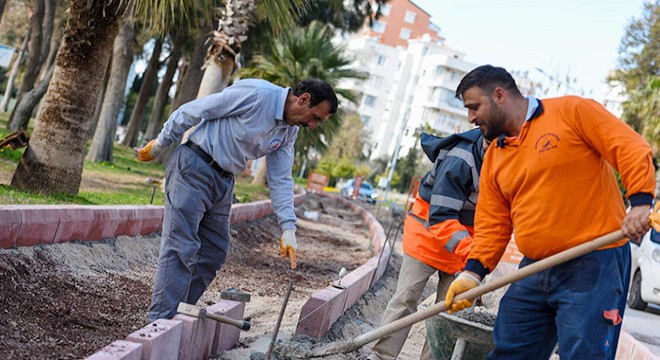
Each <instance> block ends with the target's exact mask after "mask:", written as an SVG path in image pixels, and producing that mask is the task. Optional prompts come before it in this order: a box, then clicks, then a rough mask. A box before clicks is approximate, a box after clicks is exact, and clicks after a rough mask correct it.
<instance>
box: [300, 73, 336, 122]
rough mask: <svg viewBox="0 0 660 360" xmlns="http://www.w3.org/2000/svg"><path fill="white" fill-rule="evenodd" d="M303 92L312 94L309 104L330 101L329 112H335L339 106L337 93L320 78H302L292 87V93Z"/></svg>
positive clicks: (313, 104)
mask: <svg viewBox="0 0 660 360" xmlns="http://www.w3.org/2000/svg"><path fill="white" fill-rule="evenodd" d="M304 93H309V94H310V95H311V96H312V102H311V103H310V106H316V105H318V104H319V103H321V102H323V101H327V102H328V103H330V114H334V113H336V112H337V107H338V106H339V104H338V101H337V94H335V91H334V90H333V89H332V86H330V84H328V83H327V82H325V81H323V80H320V79H307V80H303V81H301V82H299V83H298V85H296V87H295V88H294V89H293V94H294V95H295V96H300V95H302V94H304Z"/></svg>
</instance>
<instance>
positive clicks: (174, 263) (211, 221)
mask: <svg viewBox="0 0 660 360" xmlns="http://www.w3.org/2000/svg"><path fill="white" fill-rule="evenodd" d="M233 191H234V178H233V177H221V176H220V174H219V173H218V172H217V171H216V170H214V169H213V168H211V166H210V165H209V164H207V163H205V162H204V161H203V160H202V159H201V158H200V157H199V156H197V155H196V154H195V153H193V152H192V151H191V150H190V149H188V148H187V147H185V146H183V145H179V146H178V147H177V148H176V149H175V150H174V152H173V153H172V155H171V156H170V160H169V161H168V164H167V171H166V183H165V213H164V216H163V229H162V235H161V239H160V255H159V259H158V269H157V270H156V277H155V279H154V285H153V293H152V299H151V308H150V309H149V314H148V319H149V321H154V320H156V319H159V318H165V319H169V318H172V317H173V316H174V315H175V314H176V309H177V306H178V305H179V302H186V303H190V304H195V303H196V302H197V300H199V298H200V297H201V296H202V294H203V293H204V291H205V290H206V288H207V287H208V286H209V284H210V283H211V281H213V279H214V278H215V275H216V272H217V271H218V270H220V268H221V267H222V265H223V264H224V262H225V259H226V258H227V254H228V251H229V213H230V211H231V203H232V199H233Z"/></svg>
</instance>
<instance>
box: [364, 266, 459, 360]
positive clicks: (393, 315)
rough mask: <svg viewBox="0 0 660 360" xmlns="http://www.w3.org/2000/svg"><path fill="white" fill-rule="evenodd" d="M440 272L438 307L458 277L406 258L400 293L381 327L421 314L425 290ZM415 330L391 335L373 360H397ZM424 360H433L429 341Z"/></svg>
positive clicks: (373, 352) (372, 355)
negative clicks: (418, 308) (434, 275)
mask: <svg viewBox="0 0 660 360" xmlns="http://www.w3.org/2000/svg"><path fill="white" fill-rule="evenodd" d="M436 271H437V272H438V277H439V280H438V289H437V292H436V295H437V296H436V300H435V301H436V303H437V302H438V301H444V298H445V294H446V293H447V289H449V285H450V284H451V282H452V281H453V280H454V276H453V275H450V274H447V273H444V272H442V271H439V270H438V269H436V268H434V267H432V266H429V265H426V264H425V263H423V262H421V261H419V260H417V259H415V258H413V257H411V256H409V255H407V254H404V255H403V262H402V263H401V269H400V270H399V280H398V281H397V284H396V293H394V296H393V297H392V299H391V300H390V302H389V303H388V304H387V308H386V309H385V313H384V314H383V319H382V320H381V322H380V323H381V326H383V325H385V324H389V323H391V322H393V321H395V320H399V319H401V318H403V317H405V316H408V315H410V314H412V313H414V312H416V311H417V304H418V303H419V301H420V297H421V296H422V292H423V291H424V287H426V283H427V282H428V280H429V278H430V277H431V275H433V274H434V273H435V272H436ZM411 327H412V326H408V327H406V328H403V329H401V330H399V331H397V332H395V333H393V334H391V335H388V336H386V337H383V338H381V339H380V340H378V341H377V342H376V344H375V345H374V346H373V347H372V348H371V353H370V355H369V359H383V360H385V359H388V360H389V359H396V358H397V357H398V356H399V353H400V352H401V349H402V348H403V344H404V343H405V342H406V339H407V338H408V333H409V332H410V329H411ZM420 359H423V360H429V359H433V356H432V355H431V350H430V349H429V345H428V340H426V341H424V347H423V348H422V354H421V356H420Z"/></svg>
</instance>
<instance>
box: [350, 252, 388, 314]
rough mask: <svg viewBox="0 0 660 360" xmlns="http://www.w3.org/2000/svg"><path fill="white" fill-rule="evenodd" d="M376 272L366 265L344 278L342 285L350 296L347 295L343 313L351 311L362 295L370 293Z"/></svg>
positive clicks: (371, 266)
mask: <svg viewBox="0 0 660 360" xmlns="http://www.w3.org/2000/svg"><path fill="white" fill-rule="evenodd" d="M383 261H384V260H383ZM375 270H376V269H375V268H374V266H373V265H371V264H364V265H362V266H360V267H359V268H357V269H355V270H353V271H351V272H350V273H348V274H346V276H344V278H343V279H342V280H341V285H342V286H343V287H344V288H345V291H347V292H348V294H346V301H345V303H344V310H343V312H345V311H346V310H348V309H350V308H351V306H353V304H355V303H356V302H357V301H358V300H359V299H360V298H361V297H362V295H364V294H365V293H366V292H367V291H369V288H370V287H371V279H372V278H373V275H374V271H375ZM343 312H342V313H343Z"/></svg>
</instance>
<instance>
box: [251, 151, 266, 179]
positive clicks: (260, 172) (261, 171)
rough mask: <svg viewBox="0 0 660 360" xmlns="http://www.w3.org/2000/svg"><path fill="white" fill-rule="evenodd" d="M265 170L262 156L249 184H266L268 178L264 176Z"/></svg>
mask: <svg viewBox="0 0 660 360" xmlns="http://www.w3.org/2000/svg"><path fill="white" fill-rule="evenodd" d="M266 170H267V165H266V157H265V156H264V157H262V158H261V159H260V160H259V169H257V173H256V174H254V178H253V179H252V182H251V184H252V185H261V186H266V185H268V179H267V178H266Z"/></svg>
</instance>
